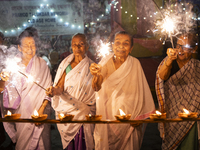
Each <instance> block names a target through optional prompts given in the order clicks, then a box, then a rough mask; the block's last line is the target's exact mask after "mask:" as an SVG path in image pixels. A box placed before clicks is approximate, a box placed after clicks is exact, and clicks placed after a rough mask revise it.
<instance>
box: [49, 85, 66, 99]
mask: <svg viewBox="0 0 200 150" xmlns="http://www.w3.org/2000/svg"><path fill="white" fill-rule="evenodd" d="M46 90H47V91H46V94H47V95H48V96H49V97H53V96H54V95H61V94H62V92H63V90H62V88H60V87H59V86H56V87H53V86H50V87H49V88H47V89H46Z"/></svg>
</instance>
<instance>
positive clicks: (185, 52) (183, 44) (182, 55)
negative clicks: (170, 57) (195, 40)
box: [176, 36, 196, 60]
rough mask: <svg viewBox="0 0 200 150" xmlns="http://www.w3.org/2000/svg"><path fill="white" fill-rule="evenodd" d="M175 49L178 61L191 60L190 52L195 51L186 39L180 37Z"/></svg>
mask: <svg viewBox="0 0 200 150" xmlns="http://www.w3.org/2000/svg"><path fill="white" fill-rule="evenodd" d="M191 46H192V47H191ZM176 49H178V55H177V57H178V59H179V60H188V59H190V58H191V56H192V52H193V51H195V50H196V47H194V45H191V44H190V42H189V41H188V39H187V37H183V36H181V37H180V38H179V39H178V42H177V46H176Z"/></svg>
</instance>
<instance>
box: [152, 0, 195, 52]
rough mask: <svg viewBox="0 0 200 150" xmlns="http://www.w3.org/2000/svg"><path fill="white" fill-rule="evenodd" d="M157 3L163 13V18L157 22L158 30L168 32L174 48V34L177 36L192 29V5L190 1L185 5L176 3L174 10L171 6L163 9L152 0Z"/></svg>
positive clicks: (162, 32)
mask: <svg viewBox="0 0 200 150" xmlns="http://www.w3.org/2000/svg"><path fill="white" fill-rule="evenodd" d="M152 1H153V2H154V4H155V6H156V7H157V8H158V10H159V12H160V14H161V18H162V19H161V20H158V21H157V22H156V28H157V29H156V30H154V31H155V32H157V31H161V34H164V33H166V34H167V35H168V37H169V38H170V40H171V43H172V48H173V49H174V44H173V40H172V36H176V35H178V34H183V33H185V32H188V31H189V30H191V28H192V26H193V22H194V21H193V20H192V16H193V13H192V11H191V10H192V5H191V4H189V3H186V4H184V5H178V4H175V5H173V6H175V9H174V10H172V9H171V8H168V9H163V10H162V11H161V10H160V8H159V7H158V5H157V4H156V3H155V1H154V0H152Z"/></svg>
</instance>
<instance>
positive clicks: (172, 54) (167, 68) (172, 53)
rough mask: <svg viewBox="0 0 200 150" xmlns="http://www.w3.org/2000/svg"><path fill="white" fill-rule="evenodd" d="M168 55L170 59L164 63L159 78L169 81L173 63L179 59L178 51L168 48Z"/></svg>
mask: <svg viewBox="0 0 200 150" xmlns="http://www.w3.org/2000/svg"><path fill="white" fill-rule="evenodd" d="M167 55H168V57H167V58H166V59H165V60H164V63H163V65H162V66H161V68H160V70H159V72H158V74H159V77H160V78H161V79H162V80H167V79H168V78H169V76H170V73H171V69H172V62H173V61H174V60H175V59H176V58H177V52H176V50H173V49H171V48H168V49H167Z"/></svg>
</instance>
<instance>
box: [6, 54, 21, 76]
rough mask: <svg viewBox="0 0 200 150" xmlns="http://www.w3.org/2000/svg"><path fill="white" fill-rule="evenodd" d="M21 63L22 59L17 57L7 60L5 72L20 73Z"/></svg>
mask: <svg viewBox="0 0 200 150" xmlns="http://www.w3.org/2000/svg"><path fill="white" fill-rule="evenodd" d="M20 61H21V59H20V58H17V57H15V58H14V59H13V58H7V59H6V61H5V69H4V70H5V72H11V73H16V72H17V71H19V68H20V67H19V65H18V63H19V62H20Z"/></svg>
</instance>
